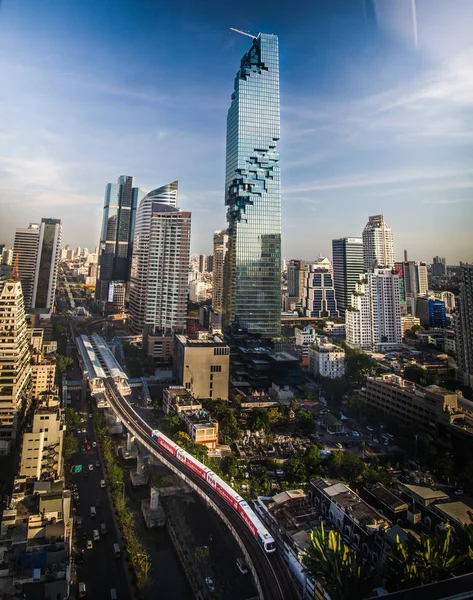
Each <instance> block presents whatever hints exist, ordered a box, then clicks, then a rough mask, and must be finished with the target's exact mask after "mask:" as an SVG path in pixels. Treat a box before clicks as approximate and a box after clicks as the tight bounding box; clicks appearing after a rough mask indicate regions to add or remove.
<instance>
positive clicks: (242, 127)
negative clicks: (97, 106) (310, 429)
mask: <svg viewBox="0 0 473 600" xmlns="http://www.w3.org/2000/svg"><path fill="white" fill-rule="evenodd" d="M279 137H280V117H279V59H278V38H277V36H275V35H267V34H264V33H260V34H259V35H258V37H255V38H253V42H252V45H251V48H250V49H249V50H248V52H247V53H246V54H245V55H244V56H243V58H242V60H241V63H240V69H239V70H238V72H237V75H236V77H235V87H234V91H233V94H232V101H231V105H230V108H229V110H228V115H227V150H226V178H225V204H226V205H227V206H228V210H227V220H228V238H229V241H228V252H227V256H226V264H225V286H224V298H223V312H224V325H225V326H232V325H233V326H235V327H238V328H241V329H245V330H247V331H248V332H249V333H251V334H259V335H261V336H263V337H265V338H271V337H273V336H277V335H279V334H280V331H281V272H280V266H281V181H280V169H279V155H278V153H277V150H276V142H277V141H278V140H279Z"/></svg>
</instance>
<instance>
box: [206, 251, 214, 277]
mask: <svg viewBox="0 0 473 600" xmlns="http://www.w3.org/2000/svg"><path fill="white" fill-rule="evenodd" d="M213 270H214V256H213V254H209V255H208V256H207V271H208V272H209V273H212V272H213Z"/></svg>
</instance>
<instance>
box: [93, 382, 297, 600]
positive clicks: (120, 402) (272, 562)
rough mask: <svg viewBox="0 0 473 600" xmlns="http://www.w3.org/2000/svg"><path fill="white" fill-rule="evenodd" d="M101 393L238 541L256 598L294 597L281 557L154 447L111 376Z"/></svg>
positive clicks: (215, 495) (186, 470) (204, 486)
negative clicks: (247, 566) (249, 571)
mask: <svg viewBox="0 0 473 600" xmlns="http://www.w3.org/2000/svg"><path fill="white" fill-rule="evenodd" d="M104 387H105V395H106V396H107V398H108V402H109V405H110V407H111V408H112V410H113V411H114V413H115V415H116V416H117V418H118V419H119V420H120V421H121V422H122V423H123V425H124V426H125V427H126V429H127V430H128V431H129V432H130V433H132V434H133V435H134V436H135V437H136V438H137V439H138V441H139V442H140V444H142V445H143V446H144V447H145V448H146V449H147V450H148V451H149V452H150V454H152V455H153V456H155V457H156V458H158V459H159V460H160V461H161V462H162V463H163V464H164V465H166V466H167V467H168V468H169V469H171V471H173V472H174V473H175V474H176V475H177V476H178V477H180V478H181V479H183V480H184V481H185V482H186V483H187V485H189V487H191V488H192V489H193V490H195V491H196V492H197V493H198V494H199V495H200V496H201V497H202V498H203V499H204V500H205V501H206V502H207V504H208V505H209V506H211V508H213V509H214V510H215V511H216V512H217V514H218V515H219V516H220V517H221V518H222V520H223V521H224V522H225V524H226V525H227V527H228V528H229V529H230V531H231V533H232V534H233V536H234V537H235V539H236V541H237V543H238V544H239V546H240V548H241V551H242V553H243V555H244V556H245V558H246V561H247V562H248V565H249V567H250V569H251V570H252V573H253V576H254V578H255V581H256V585H257V588H258V591H259V596H260V598H262V599H264V600H295V599H296V598H298V594H297V592H296V590H295V588H294V585H293V583H292V581H291V579H290V575H289V572H288V570H287V567H286V565H285V563H284V560H283V559H282V557H281V556H280V555H279V554H278V553H277V552H275V553H273V554H266V553H265V552H264V551H263V549H262V548H261V546H260V545H259V543H258V541H257V539H256V538H255V537H254V536H253V534H252V533H251V531H250V530H249V529H248V527H247V526H246V525H245V523H244V522H243V520H242V519H241V517H240V515H239V514H238V513H237V512H236V511H235V509H233V508H232V507H231V506H230V505H229V504H227V502H225V500H224V499H223V498H222V497H221V496H220V495H219V494H218V493H217V492H216V491H215V490H214V489H213V488H212V487H211V486H210V485H209V484H208V483H207V482H206V481H205V480H203V479H201V478H200V477H199V476H198V475H197V473H195V472H194V471H193V470H192V469H190V468H189V467H188V466H186V465H185V464H184V463H182V462H181V461H179V460H178V459H177V458H176V457H175V456H174V455H172V454H171V453H170V452H168V451H167V450H165V449H164V448H163V447H162V446H160V445H159V446H158V444H156V443H155V441H154V440H153V438H152V429H151V427H150V426H149V425H148V424H147V423H146V421H144V419H142V418H141V417H140V415H138V413H136V412H135V411H134V410H133V408H132V407H131V406H130V404H129V403H128V402H127V401H126V400H125V398H124V397H123V395H122V393H121V392H120V390H119V389H118V388H117V385H116V382H115V381H114V380H113V379H112V378H107V379H104Z"/></svg>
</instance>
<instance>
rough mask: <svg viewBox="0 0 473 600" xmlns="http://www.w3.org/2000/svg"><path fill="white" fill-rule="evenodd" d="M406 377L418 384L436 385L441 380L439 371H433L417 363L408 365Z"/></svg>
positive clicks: (405, 371) (405, 370)
mask: <svg viewBox="0 0 473 600" xmlns="http://www.w3.org/2000/svg"><path fill="white" fill-rule="evenodd" d="M404 379H408V380H409V381H412V382H414V383H417V384H418V385H422V386H426V385H436V384H437V383H438V381H439V377H438V374H437V373H431V372H429V371H427V370H426V369H424V368H422V367H421V366H419V365H416V364H414V363H413V364H410V365H407V367H406V368H405V369H404Z"/></svg>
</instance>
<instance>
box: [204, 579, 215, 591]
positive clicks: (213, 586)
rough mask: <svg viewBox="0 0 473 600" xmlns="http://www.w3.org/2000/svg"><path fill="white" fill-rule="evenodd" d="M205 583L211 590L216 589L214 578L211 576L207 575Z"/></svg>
mask: <svg viewBox="0 0 473 600" xmlns="http://www.w3.org/2000/svg"><path fill="white" fill-rule="evenodd" d="M205 584H206V586H207V587H208V588H209V590H210V591H211V592H214V591H215V584H214V582H213V580H212V578H211V577H206V578H205Z"/></svg>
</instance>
